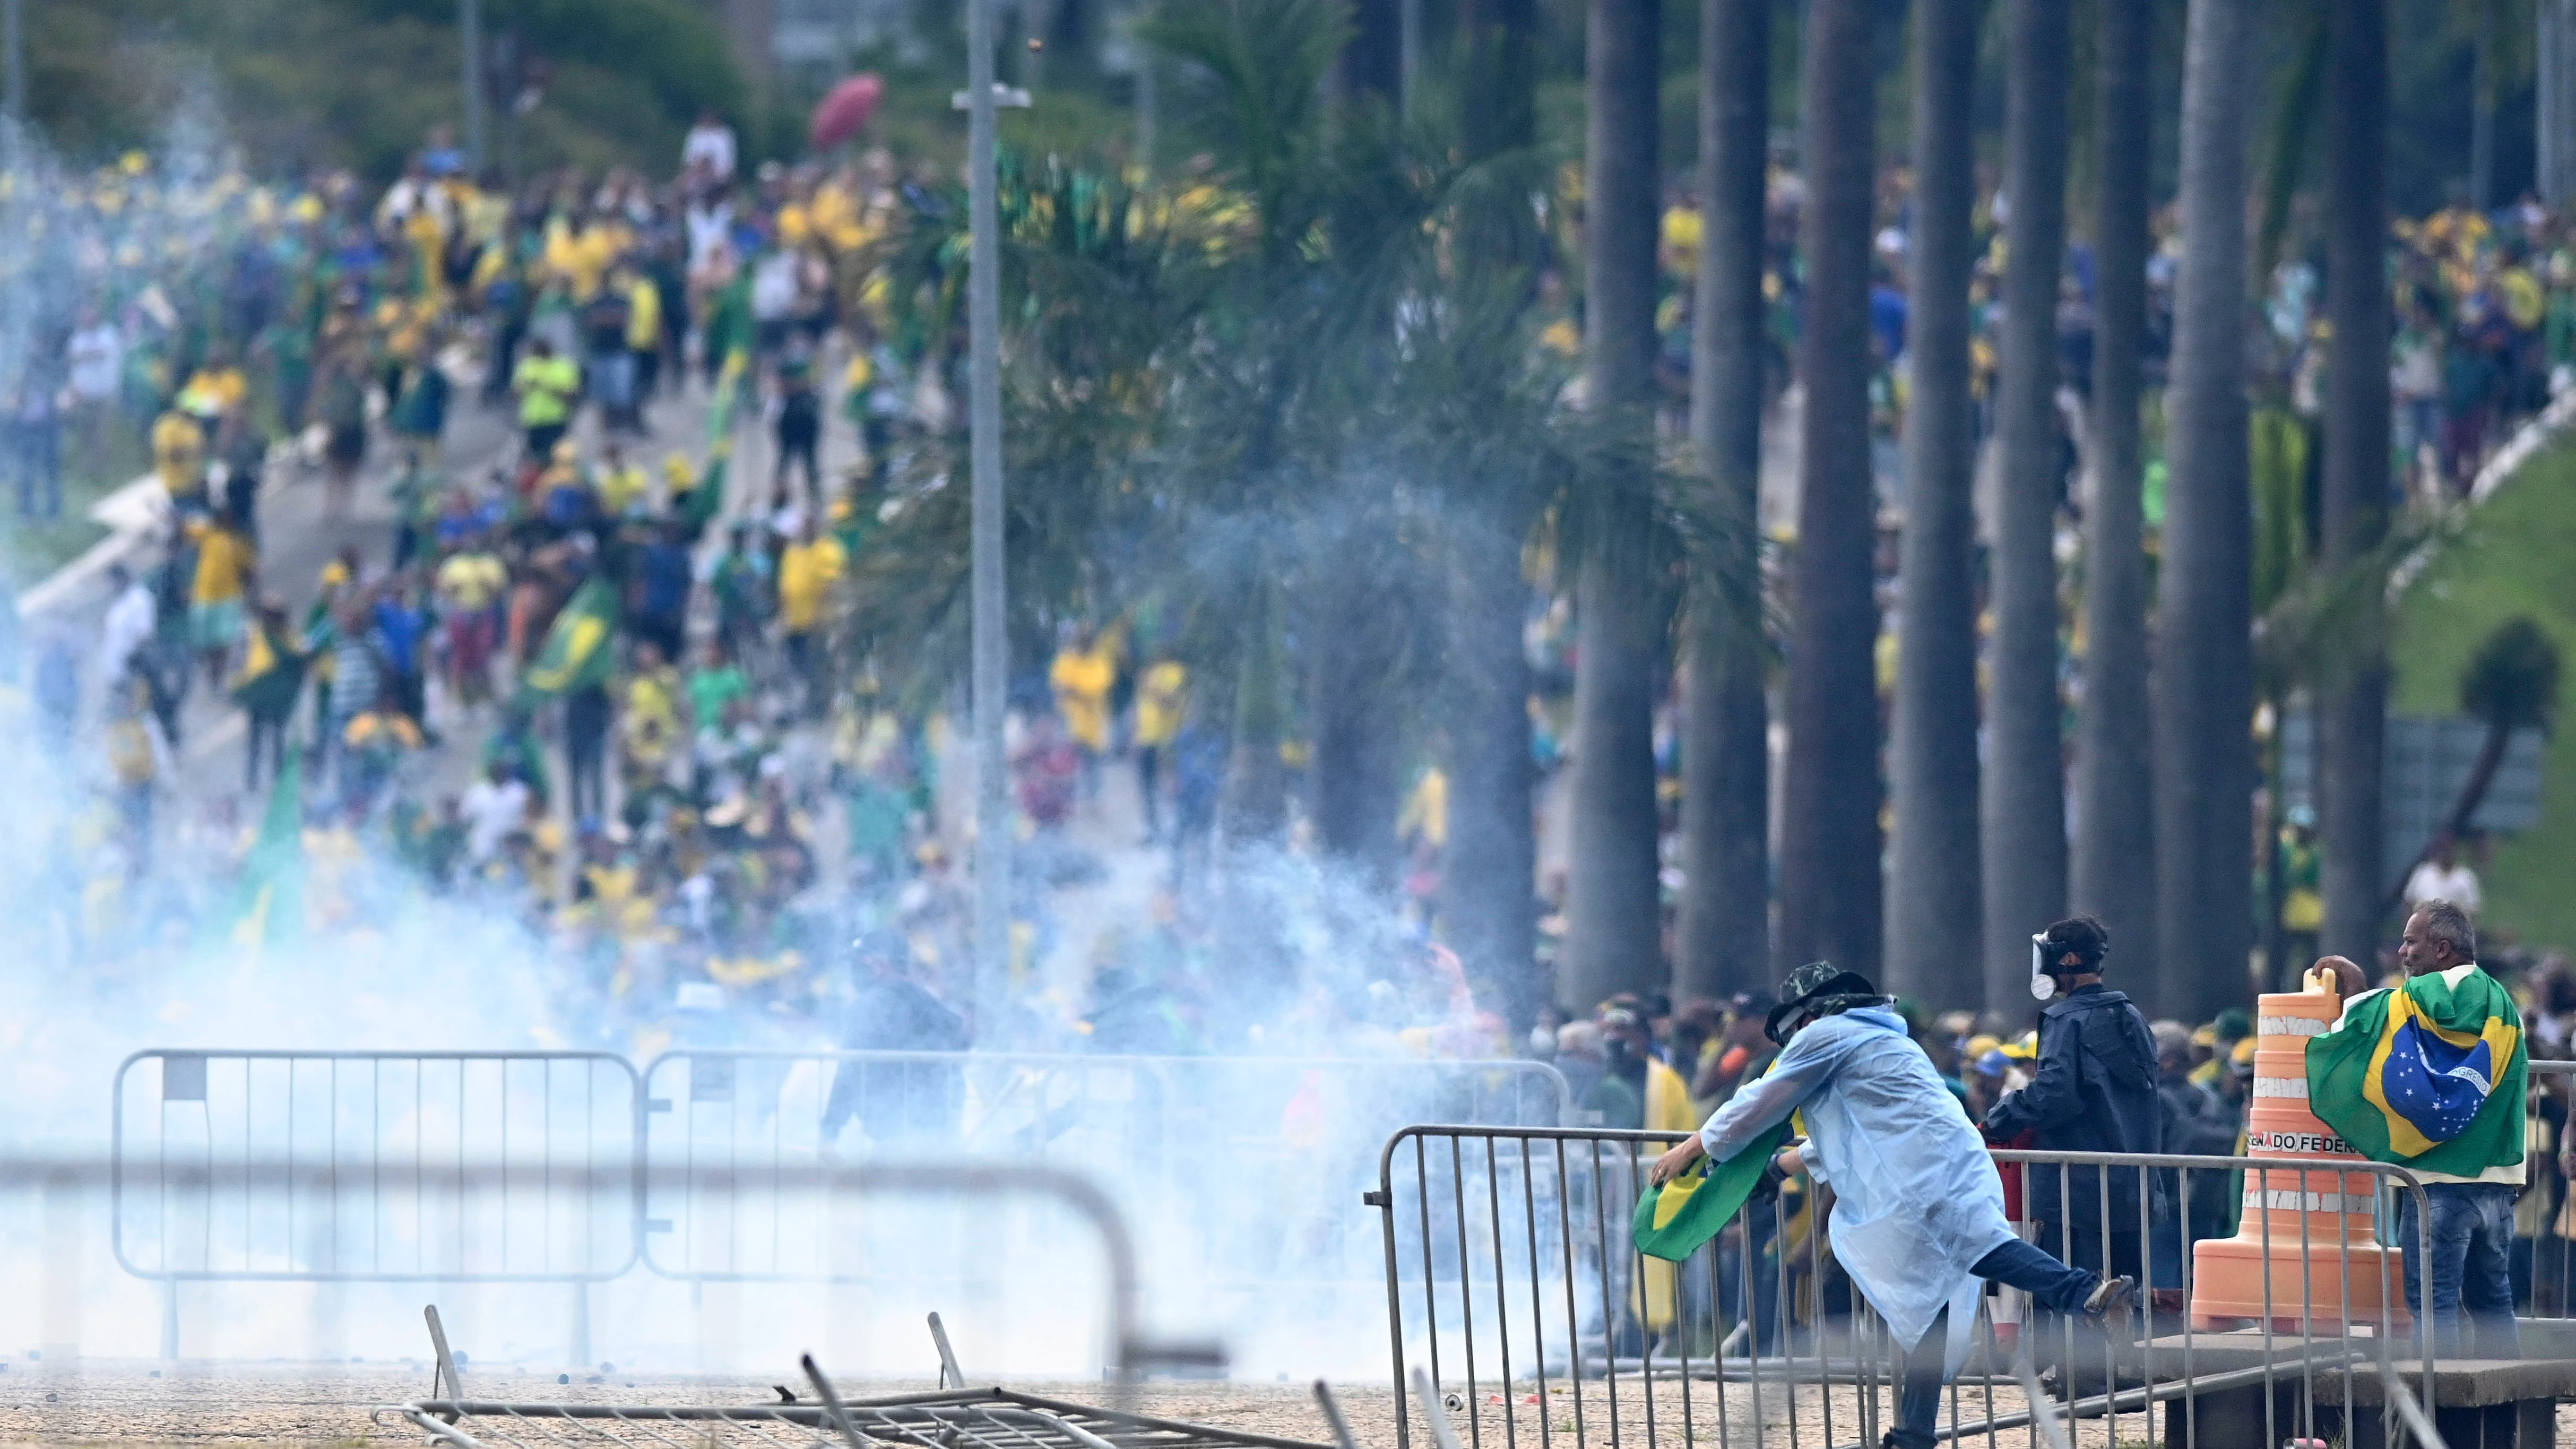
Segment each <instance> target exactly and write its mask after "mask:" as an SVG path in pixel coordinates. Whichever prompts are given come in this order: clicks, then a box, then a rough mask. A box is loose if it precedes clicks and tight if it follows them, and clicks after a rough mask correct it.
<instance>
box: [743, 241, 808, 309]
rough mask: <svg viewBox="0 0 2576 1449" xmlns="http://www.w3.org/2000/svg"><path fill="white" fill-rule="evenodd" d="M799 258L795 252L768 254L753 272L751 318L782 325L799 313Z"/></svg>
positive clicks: (755, 264)
mask: <svg viewBox="0 0 2576 1449" xmlns="http://www.w3.org/2000/svg"><path fill="white" fill-rule="evenodd" d="M796 292H797V279H796V254H795V253H794V252H791V251H783V250H782V251H773V252H769V253H766V254H765V255H763V256H762V257H761V259H760V260H759V261H757V262H755V263H753V264H752V268H751V315H752V316H754V317H756V318H758V319H759V320H761V321H763V322H780V321H784V320H786V319H787V318H788V317H790V316H793V315H794V314H795V311H796Z"/></svg>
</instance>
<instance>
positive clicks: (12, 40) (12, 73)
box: [0, 0, 27, 124]
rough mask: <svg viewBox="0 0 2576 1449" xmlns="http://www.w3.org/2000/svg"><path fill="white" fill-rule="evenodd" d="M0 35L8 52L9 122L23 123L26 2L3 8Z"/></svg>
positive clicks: (11, 0)
mask: <svg viewBox="0 0 2576 1449" xmlns="http://www.w3.org/2000/svg"><path fill="white" fill-rule="evenodd" d="M0 32H5V34H0V48H5V49H7V51H8V52H9V57H8V65H9V73H8V77H7V81H8V86H9V95H8V97H7V110H8V115H9V119H10V120H13V121H17V122H19V123H21V124H24V123H25V121H26V119H27V15H26V0H5V8H0Z"/></svg>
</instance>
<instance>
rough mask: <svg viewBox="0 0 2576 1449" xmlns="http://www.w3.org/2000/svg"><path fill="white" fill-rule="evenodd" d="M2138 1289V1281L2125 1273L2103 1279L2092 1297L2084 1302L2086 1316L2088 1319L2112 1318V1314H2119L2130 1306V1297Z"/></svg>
mask: <svg viewBox="0 0 2576 1449" xmlns="http://www.w3.org/2000/svg"><path fill="white" fill-rule="evenodd" d="M2137 1287H2138V1280H2137V1279H2135V1278H2132V1277H2130V1276H2128V1275H2127V1274H2125V1273H2124V1274H2122V1275H2120V1276H2119V1277H2117V1278H2105V1279H2103V1280H2102V1281H2101V1283H2100V1284H2099V1285H2097V1286H2096V1287H2095V1288H2094V1289H2093V1292H2092V1295H2091V1296H2090V1297H2087V1298H2086V1299H2085V1300H2084V1316H2085V1317H2087V1318H2108V1317H2110V1316H2111V1315H2112V1314H2114V1313H2117V1312H2119V1311H2120V1310H2121V1309H2123V1308H2125V1307H2127V1306H2128V1303H2129V1295H2130V1294H2132V1293H2134V1292H2136V1291H2137Z"/></svg>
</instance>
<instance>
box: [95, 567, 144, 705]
mask: <svg viewBox="0 0 2576 1449" xmlns="http://www.w3.org/2000/svg"><path fill="white" fill-rule="evenodd" d="M156 613H157V610H156V609H155V608H154V606H153V603H152V591H151V590H150V589H147V588H145V587H144V586H143V582H142V580H140V579H137V580H135V581H134V582H132V583H130V584H127V585H126V586H125V592H123V593H121V594H118V595H117V596H116V601H115V602H114V603H111V604H109V605H108V606H107V618H106V621H105V622H104V623H103V624H101V625H100V627H99V643H98V666H99V677H100V678H101V679H104V680H106V681H107V682H108V684H109V685H110V686H111V687H112V686H114V685H115V683H116V681H118V680H119V679H122V678H124V677H125V666H126V665H127V664H128V663H130V662H131V661H132V660H133V658H134V651H136V650H137V649H140V648H142V647H143V645H144V643H145V641H147V640H149V639H150V638H151V637H152V628H153V623H154V620H155V616H156Z"/></svg>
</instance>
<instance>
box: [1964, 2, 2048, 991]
mask: <svg viewBox="0 0 2576 1449" xmlns="http://www.w3.org/2000/svg"><path fill="white" fill-rule="evenodd" d="M2066 12H2067V0H2012V6H2011V16H2010V19H2009V21H2008V22H2007V23H2008V25H2009V27H2010V34H2011V37H2012V39H2011V46H2012V49H2011V61H2010V64H2009V65H2008V67H2007V68H2006V72H2005V77H2004V85H2005V122H2004V124H2005V130H2006V138H2005V147H2006V151H2007V153H2008V154H2007V159H2006V163H2005V165H2006V177H2005V182H2004V185H2005V191H2006V194H2007V195H2008V196H2010V197H2011V199H2012V212H2011V216H2010V218H2009V220H2008V221H2007V222H2006V223H2005V232H2004V241H2005V261H2004V294H2003V299H2004V325H2003V358H2002V363H2001V366H2000V369H1999V373H1998V376H1997V379H1996V392H1997V398H1996V407H1995V432H1996V441H1997V443H1998V444H1999V446H2000V447H2001V450H2002V478H2001V486H2000V488H1999V489H1998V491H1997V493H1996V498H1995V520H1994V553H1993V568H1994V600H1993V603H1994V615H1995V631H1994V647H1993V656H1992V673H1991V676H1990V684H1989V686H1988V689H1987V693H1986V736H1987V750H1988V755H1987V766H1988V768H1987V769H1986V771H1985V774H1984V776H1983V777H1982V778H1981V780H1980V781H1979V784H1980V786H1981V789H1980V792H1979V794H1980V799H1979V804H1980V806H1981V807H1982V809H1981V812H1980V815H1981V818H1980V821H1979V823H1980V826H1981V832H1982V834H1981V843H1982V844H1983V846H1984V857H1985V866H1986V871H1985V905H1986V916H1985V932H1984V935H1985V943H1986V945H1985V952H1984V957H1985V963H1986V998H1985V999H1986V1004H1987V1005H1989V1006H2001V1005H2003V1004H2004V1003H2005V1002H2007V1001H2009V1000H2011V999H2012V996H2013V993H2015V992H2017V991H2020V990H2021V989H2022V988H2023V983H2025V982H2027V981H2028V980H2029V978H2030V967H2029V959H2030V944H2029V942H2030V933H2031V932H2033V931H2036V930H2038V929H2040V928H2041V927H2043V926H2045V925H2047V924H2048V923H2049V922H2050V921H2053V920H2055V919H2057V917H2058V915H2059V913H2060V912H2062V911H2063V910H2064V909H2065V906H2066V773H2065V772H2066V765H2065V756H2066V746H2065V737H2064V732H2063V725H2062V723H2061V720H2062V717H2063V714H2064V706H2063V705H2062V704H2061V702H2060V701H2059V699H2058V688H2057V559H2056V554H2055V551H2054V549H2053V547H2052V545H2053V543H2054V540H2055V534H2056V531H2057V529H2056V525H2057V492H2058V483H2059V478H2060V473H2059V459H2060V457H2061V456H2062V455H2061V454H2060V452H2059V446H2058V427H2057V280H2058V274H2059V268H2060V267H2061V265H2062V264H2063V262H2064V260H2065V251H2066V81H2067V56H2066V29H2067V20H2066Z"/></svg>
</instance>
